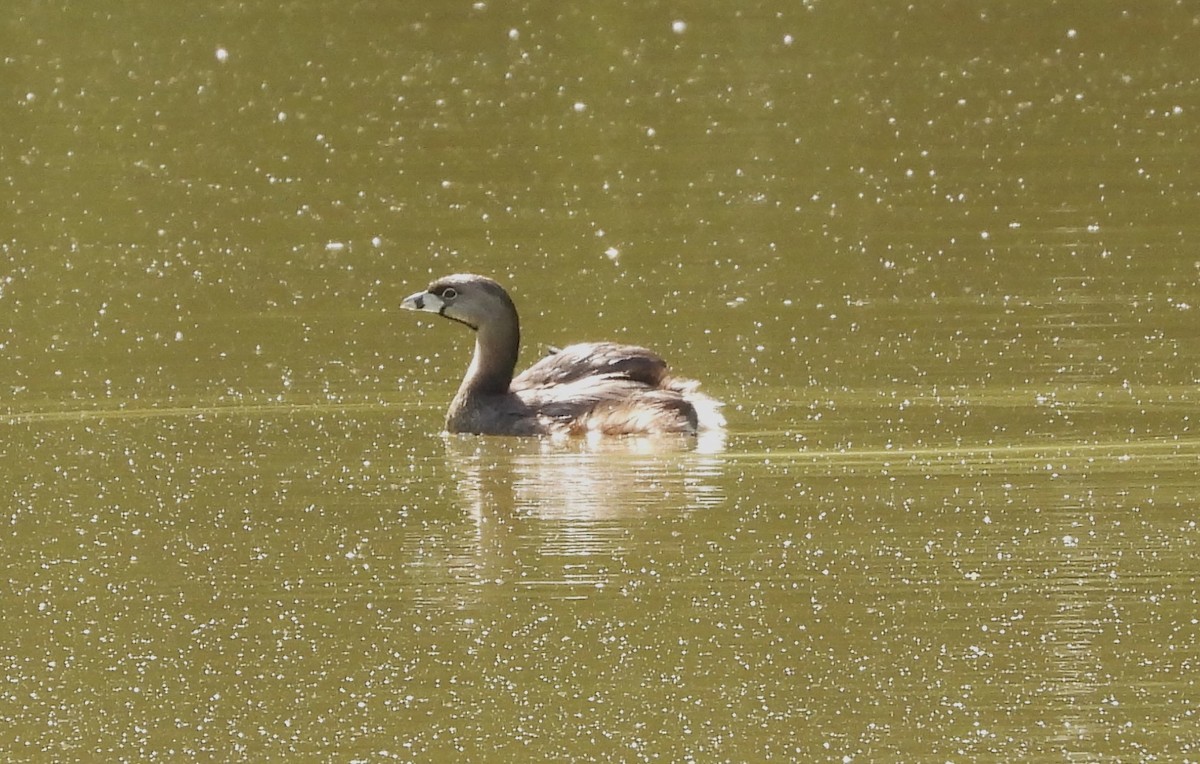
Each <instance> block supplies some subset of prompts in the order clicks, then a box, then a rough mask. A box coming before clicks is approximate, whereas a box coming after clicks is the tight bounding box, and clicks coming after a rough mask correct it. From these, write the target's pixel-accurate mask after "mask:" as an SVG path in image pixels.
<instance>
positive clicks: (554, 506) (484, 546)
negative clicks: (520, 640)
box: [446, 436, 725, 586]
mask: <svg viewBox="0 0 1200 764" xmlns="http://www.w3.org/2000/svg"><path fill="white" fill-rule="evenodd" d="M720 446H721V444H720V443H716V442H712V441H710V442H708V443H706V444H704V446H703V448H701V446H700V444H698V443H697V442H696V440H695V439H694V438H691V439H688V438H678V439H676V438H675V437H674V436H671V437H668V438H663V437H660V436H655V437H646V438H604V439H597V440H591V441H589V440H586V439H578V438H575V439H568V440H551V439H511V438H505V439H496V438H478V437H462V436H447V437H446V453H447V457H448V459H449V461H450V464H451V467H452V472H453V473H454V474H455V477H456V480H455V485H456V486H457V491H458V497H459V501H460V505H461V506H462V507H463V508H464V509H465V510H466V511H467V513H468V514H469V515H470V517H471V518H472V519H473V520H474V524H475V530H476V542H477V550H476V551H477V553H478V555H479V558H478V559H477V560H476V564H477V565H480V566H482V568H484V569H485V570H486V572H484V571H482V570H481V571H480V573H481V574H482V575H483V576H484V577H485V578H489V579H492V578H494V579H497V580H500V579H511V578H513V577H519V578H520V579H521V580H522V581H523V582H525V583H527V584H543V585H580V584H582V585H587V586H603V585H604V583H605V582H606V580H607V575H608V574H609V571H611V570H612V569H613V567H614V566H613V555H614V554H618V555H619V554H620V553H621V550H622V549H625V548H627V547H628V546H629V545H630V538H631V537H633V536H632V534H634V533H635V532H636V533H637V534H638V535H637V536H636V537H635V538H637V539H638V540H639V543H645V542H646V536H647V535H653V534H655V533H667V534H669V533H670V532H671V525H672V524H673V523H674V522H675V521H677V520H678V519H679V518H680V517H681V516H683V515H686V513H689V512H694V511H698V510H704V509H709V508H713V507H717V506H720V505H721V504H722V503H723V502H724V500H725V494H724V492H723V489H722V483H721V480H720V478H721V475H722V466H723V461H722V457H721V451H720Z"/></svg>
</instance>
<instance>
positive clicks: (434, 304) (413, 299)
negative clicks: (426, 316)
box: [400, 292, 443, 313]
mask: <svg viewBox="0 0 1200 764" xmlns="http://www.w3.org/2000/svg"><path fill="white" fill-rule="evenodd" d="M442 305H443V303H442V298H441V297H438V296H437V295H436V294H433V293H432V292H417V293H416V294H410V295H409V296H408V297H405V298H404V300H402V301H401V302H400V307H401V308H404V309H405V310H424V311H428V312H429V313H438V312H440V311H441V310H442Z"/></svg>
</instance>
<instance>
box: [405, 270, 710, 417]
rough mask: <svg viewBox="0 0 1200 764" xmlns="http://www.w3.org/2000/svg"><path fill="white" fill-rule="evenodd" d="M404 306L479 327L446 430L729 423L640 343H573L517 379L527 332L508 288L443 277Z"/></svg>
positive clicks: (472, 278)
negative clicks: (519, 355)
mask: <svg viewBox="0 0 1200 764" xmlns="http://www.w3.org/2000/svg"><path fill="white" fill-rule="evenodd" d="M400 307H402V308H407V309H408V310H421V311H427V312H429V313H436V314H438V315H439V316H443V317H445V318H448V319H450V320H452V321H457V322H459V323H460V324H465V325H467V326H469V327H471V328H472V329H474V330H475V356H474V358H472V359H471V366H470V367H469V368H468V369H467V374H466V376H465V377H464V378H463V381H462V385H461V386H460V387H459V388H458V393H457V394H456V395H455V396H454V400H453V401H452V402H451V403H450V411H449V412H447V414H446V430H448V431H449V432H467V433H476V434H480V435H557V434H571V435H575V434H586V433H601V434H605V435H633V434H655V433H696V432H697V431H698V430H706V429H716V428H720V427H722V426H723V425H724V424H725V419H724V417H722V416H721V413H720V411H719V410H718V409H719V408H720V405H721V404H720V403H718V402H717V401H716V400H714V399H712V398H710V397H708V396H707V395H704V394H703V393H700V392H698V391H697V390H696V388H697V387H698V386H699V385H698V383H697V382H695V381H692V380H689V379H677V378H673V377H671V376H669V375H668V374H667V364H666V362H665V361H663V359H661V358H659V357H658V356H657V355H656V354H654V353H653V352H651V351H649V350H647V349H646V348H641V347H636V346H634V345H618V344H616V343H612V342H594V343H584V344H579V345H570V346H568V347H565V348H562V349H561V350H556V351H554V352H553V353H552V354H550V355H548V356H546V357H545V358H543V359H541V360H540V361H538V362H537V363H535V364H534V365H533V366H531V367H529V368H528V369H526V370H525V371H524V372H522V373H521V374H520V375H518V376H516V377H514V376H513V370H514V369H515V368H516V365H517V350H518V345H519V344H520V340H521V329H520V324H519V321H518V319H517V308H516V306H514V305H513V301H512V298H510V297H509V296H508V293H507V292H505V291H504V288H503V287H501V286H500V285H499V284H497V283H496V282H495V281H492V280H491V279H489V278H485V277H484V276H475V275H472V274H458V275H455V276H446V277H445V278H441V279H438V280H437V281H435V282H433V283H432V284H430V285H429V288H428V289H427V290H425V291H424V292H417V293H416V294H414V295H411V296H409V297H406V298H405V299H404V302H402V303H400Z"/></svg>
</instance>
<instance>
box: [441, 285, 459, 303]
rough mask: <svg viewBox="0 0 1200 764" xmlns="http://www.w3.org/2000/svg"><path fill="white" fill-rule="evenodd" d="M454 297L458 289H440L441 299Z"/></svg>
mask: <svg viewBox="0 0 1200 764" xmlns="http://www.w3.org/2000/svg"><path fill="white" fill-rule="evenodd" d="M455 297H458V290H457V289H455V288H454V287H446V288H445V289H443V290H442V299H443V300H453V299H454V298H455Z"/></svg>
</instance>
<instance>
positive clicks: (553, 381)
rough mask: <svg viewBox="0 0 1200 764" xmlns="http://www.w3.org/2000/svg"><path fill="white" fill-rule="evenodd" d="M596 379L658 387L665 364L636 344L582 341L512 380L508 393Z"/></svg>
mask: <svg viewBox="0 0 1200 764" xmlns="http://www.w3.org/2000/svg"><path fill="white" fill-rule="evenodd" d="M596 376H603V377H606V378H610V379H627V380H630V381H632V382H639V383H641V384H643V385H648V386H650V387H658V386H659V385H661V384H662V383H663V381H664V380H665V379H666V377H667V362H666V361H664V360H663V359H662V358H660V357H659V356H658V355H657V354H656V353H654V352H653V351H651V350H647V349H646V348H643V347H638V346H637V345H620V344H617V343H615V342H585V343H580V344H578V345H569V346H567V347H565V348H562V349H561V350H558V351H555V352H554V353H552V354H551V355H548V356H546V357H545V358H543V359H541V360H540V361H538V362H537V363H535V364H534V365H533V366H530V367H529V368H528V369H526V370H525V371H523V372H521V374H520V375H518V376H517V377H516V378H515V379H513V381H512V390H513V391H514V392H516V391H520V390H529V389H533V388H537V387H543V386H546V385H565V384H569V383H571V382H575V381H577V380H580V379H584V378H588V377H596Z"/></svg>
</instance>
